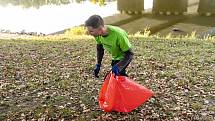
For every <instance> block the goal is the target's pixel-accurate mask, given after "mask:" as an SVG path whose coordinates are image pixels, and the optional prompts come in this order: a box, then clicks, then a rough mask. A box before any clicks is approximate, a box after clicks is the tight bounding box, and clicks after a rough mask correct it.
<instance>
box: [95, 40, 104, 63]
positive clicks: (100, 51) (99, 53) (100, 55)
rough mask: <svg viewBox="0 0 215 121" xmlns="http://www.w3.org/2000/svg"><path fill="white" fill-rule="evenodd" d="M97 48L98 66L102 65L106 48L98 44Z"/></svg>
mask: <svg viewBox="0 0 215 121" xmlns="http://www.w3.org/2000/svg"><path fill="white" fill-rule="evenodd" d="M96 48H97V64H99V65H101V63H102V59H103V56H104V48H103V46H102V44H97V45H96Z"/></svg>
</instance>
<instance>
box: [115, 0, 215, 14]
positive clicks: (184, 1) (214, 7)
mask: <svg viewBox="0 0 215 121" xmlns="http://www.w3.org/2000/svg"><path fill="white" fill-rule="evenodd" d="M144 1H147V0H117V8H118V10H119V11H120V12H121V13H127V14H142V13H144V12H145V10H144ZM190 1H192V2H193V4H198V10H197V11H196V12H198V13H199V14H200V15H206V16H211V15H214V14H215V0H153V8H152V13H154V14H166V15H180V14H184V13H186V12H187V8H188V6H189V5H192V4H188V3H190Z"/></svg>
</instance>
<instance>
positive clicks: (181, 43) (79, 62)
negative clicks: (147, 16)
mask: <svg viewBox="0 0 215 121" xmlns="http://www.w3.org/2000/svg"><path fill="white" fill-rule="evenodd" d="M131 43H132V44H133V49H134V52H135V57H134V60H133V61H132V63H131V64H130V66H129V67H128V74H129V76H130V78H132V79H133V80H135V81H136V82H138V83H140V84H141V85H143V86H145V87H147V88H149V89H151V90H153V91H154V93H155V96H154V97H152V98H150V100H149V101H147V102H146V103H144V104H143V105H141V106H140V107H138V108H137V109H135V110H134V111H132V112H131V113H118V112H110V113H105V112H103V111H102V110H101V109H100V108H99V106H98V100H97V97H98V93H99V90H100V88H101V85H102V83H103V82H102V81H103V76H104V74H105V73H106V72H107V71H109V70H110V68H111V67H110V62H111V60H110V56H109V55H108V54H106V56H105V58H104V61H103V65H102V70H101V73H100V78H99V79H96V78H94V77H93V76H92V70H93V68H94V65H95V63H96V54H95V52H96V50H95V42H94V41H93V40H89V39H75V40H69V39H68V40H59V41H47V40H46V41H44V40H0V120H6V119H9V120H83V121H85V120H132V121H133V120H138V121H139V120H140V121H141V120H154V121H157V120H166V121H170V120H174V121H177V120H180V121H183V120H184V121H187V120H200V121H201V120H205V121H213V120H215V42H214V41H201V40H198V41H197V40H196V41H195V40H164V39H163V40H162V39H156V38H151V39H150V38H147V39H146V38H131Z"/></svg>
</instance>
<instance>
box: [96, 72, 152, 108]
mask: <svg viewBox="0 0 215 121" xmlns="http://www.w3.org/2000/svg"><path fill="white" fill-rule="evenodd" d="M151 96H153V92H152V91H151V90H149V89H147V88H145V87H143V86H141V85H139V84H137V83H136V82H134V81H132V80H130V79H129V78H128V77H125V76H114V74H111V73H110V74H109V75H108V76H107V77H106V79H105V81H104V83H103V85H102V88H101V91H100V94H99V106H100V108H102V109H103V110H104V111H105V112H110V111H118V112H131V111H132V110H133V109H135V108H137V107H138V106H140V105H141V104H142V103H144V102H145V101H147V100H148V99H149V98H150V97H151Z"/></svg>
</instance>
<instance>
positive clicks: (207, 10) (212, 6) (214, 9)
mask: <svg viewBox="0 0 215 121" xmlns="http://www.w3.org/2000/svg"><path fill="white" fill-rule="evenodd" d="M198 12H199V14H205V15H207V16H210V15H211V14H215V0H200V1H199V7H198Z"/></svg>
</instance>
